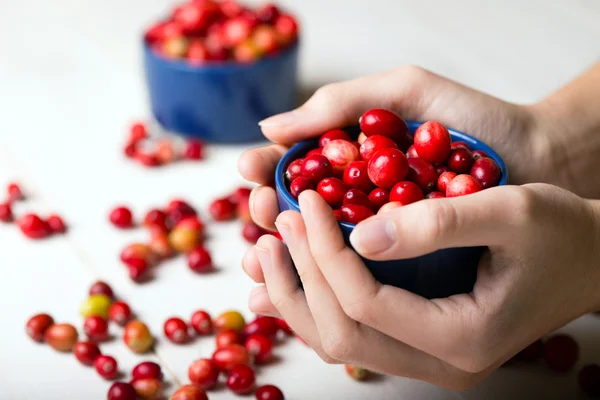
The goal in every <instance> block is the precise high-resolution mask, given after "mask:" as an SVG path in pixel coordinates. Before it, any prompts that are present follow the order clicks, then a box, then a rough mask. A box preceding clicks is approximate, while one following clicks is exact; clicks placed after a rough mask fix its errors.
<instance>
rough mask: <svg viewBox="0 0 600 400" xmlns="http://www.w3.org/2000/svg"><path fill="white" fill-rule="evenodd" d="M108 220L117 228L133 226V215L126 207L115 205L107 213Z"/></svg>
mask: <svg viewBox="0 0 600 400" xmlns="http://www.w3.org/2000/svg"><path fill="white" fill-rule="evenodd" d="M109 219H110V222H111V223H112V224H113V225H114V226H116V227H117V228H121V229H125V228H131V227H132V226H133V215H132V214H131V210H129V208H127V207H123V206H121V207H116V208H114V209H113V210H112V211H111V212H110V215H109Z"/></svg>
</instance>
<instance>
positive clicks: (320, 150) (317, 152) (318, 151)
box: [304, 147, 323, 158]
mask: <svg viewBox="0 0 600 400" xmlns="http://www.w3.org/2000/svg"><path fill="white" fill-rule="evenodd" d="M312 155H319V156H321V155H323V148H322V147H317V148H316V149H312V150H311V151H309V152H308V153H306V156H305V157H304V158H306V157H309V156H312Z"/></svg>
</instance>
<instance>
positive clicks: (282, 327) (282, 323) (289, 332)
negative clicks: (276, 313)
mask: <svg viewBox="0 0 600 400" xmlns="http://www.w3.org/2000/svg"><path fill="white" fill-rule="evenodd" d="M275 321H277V325H278V326H279V329H280V330H281V331H282V332H284V333H285V334H286V335H288V336H291V335H293V334H294V331H293V330H292V328H290V326H289V325H288V323H287V322H286V321H285V320H284V319H282V318H275Z"/></svg>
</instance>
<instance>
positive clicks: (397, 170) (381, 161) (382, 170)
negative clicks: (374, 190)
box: [369, 149, 408, 189]
mask: <svg viewBox="0 0 600 400" xmlns="http://www.w3.org/2000/svg"><path fill="white" fill-rule="evenodd" d="M407 173H408V161H407V159H406V156H405V155H404V154H403V153H402V152H401V151H400V150H398V149H382V150H379V151H378V152H377V153H375V155H373V157H371V160H370V161H369V178H370V179H371V181H372V182H373V183H374V184H375V185H377V186H379V187H382V188H384V189H389V188H391V187H392V186H394V185H395V184H396V183H398V182H400V181H401V180H403V179H404V178H406V174H407Z"/></svg>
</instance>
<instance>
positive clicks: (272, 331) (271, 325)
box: [242, 317, 281, 338]
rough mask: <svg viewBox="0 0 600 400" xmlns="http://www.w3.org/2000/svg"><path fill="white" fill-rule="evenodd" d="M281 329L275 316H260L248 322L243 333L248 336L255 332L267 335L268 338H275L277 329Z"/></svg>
mask: <svg viewBox="0 0 600 400" xmlns="http://www.w3.org/2000/svg"><path fill="white" fill-rule="evenodd" d="M279 329H281V327H280V325H279V324H278V323H277V319H276V318H273V317H260V318H256V319H255V320H254V321H252V322H250V323H249V324H247V325H246V326H245V327H244V329H243V330H242V333H243V334H244V336H246V337H248V336H251V335H254V334H259V335H263V336H266V337H268V338H274V337H275V335H277V331H278V330H279Z"/></svg>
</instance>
